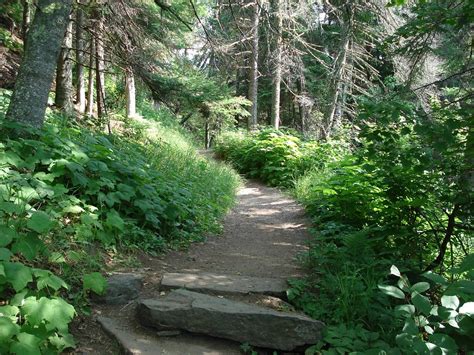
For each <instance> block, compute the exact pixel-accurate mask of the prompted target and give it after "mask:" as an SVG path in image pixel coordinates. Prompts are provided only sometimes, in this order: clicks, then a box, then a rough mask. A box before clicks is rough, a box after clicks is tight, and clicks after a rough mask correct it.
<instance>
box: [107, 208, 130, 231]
mask: <svg viewBox="0 0 474 355" xmlns="http://www.w3.org/2000/svg"><path fill="white" fill-rule="evenodd" d="M105 223H106V224H107V225H108V226H109V227H110V228H116V229H118V230H120V231H123V229H124V226H125V223H124V221H123V219H122V218H121V217H120V215H119V214H118V212H117V211H115V210H111V211H110V212H109V213H107V220H106V222H105Z"/></svg>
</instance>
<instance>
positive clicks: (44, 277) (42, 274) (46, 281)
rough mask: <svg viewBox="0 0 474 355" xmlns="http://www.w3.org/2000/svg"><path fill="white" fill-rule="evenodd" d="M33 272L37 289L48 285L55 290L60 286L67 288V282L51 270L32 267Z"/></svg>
mask: <svg viewBox="0 0 474 355" xmlns="http://www.w3.org/2000/svg"><path fill="white" fill-rule="evenodd" d="M33 274H34V275H35V276H36V277H37V278H38V280H37V281H36V284H37V287H38V290H42V289H44V288H46V287H49V288H51V289H53V290H55V291H58V290H59V289H60V288H64V289H66V290H67V289H68V286H67V284H66V283H65V282H64V281H63V280H62V279H61V278H59V277H57V276H56V275H54V274H53V273H52V272H51V271H48V270H42V269H33Z"/></svg>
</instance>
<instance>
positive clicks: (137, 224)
mask: <svg viewBox="0 0 474 355" xmlns="http://www.w3.org/2000/svg"><path fill="white" fill-rule="evenodd" d="M8 96H9V93H8V92H2V93H1V95H0V112H1V113H0V124H1V125H2V140H1V142H0V235H1V238H0V352H1V353H4V352H8V351H10V352H13V353H18V354H19V353H21V354H27V353H28V354H29V353H39V352H41V353H47V352H53V353H54V352H59V351H61V350H63V349H64V348H67V347H70V346H73V339H72V337H71V336H70V335H69V333H68V330H67V329H68V327H67V324H68V323H69V322H70V321H71V319H72V318H73V316H74V314H75V311H74V308H73V307H72V306H70V305H69V304H68V303H67V302H66V301H65V298H67V296H66V295H67V294H69V296H68V297H69V298H71V300H72V302H73V303H74V304H75V305H79V306H82V305H84V302H83V301H82V300H83V299H84V297H85V296H86V294H87V292H89V291H90V290H92V291H95V292H102V291H103V290H104V281H103V279H102V278H101V276H100V274H99V273H97V272H95V271H98V270H103V268H104V262H105V258H110V257H113V256H116V257H117V256H119V255H120V254H121V253H122V254H123V252H124V251H133V250H137V251H145V252H149V253H159V252H163V251H165V250H167V249H169V248H177V247H185V246H187V245H189V244H190V243H192V242H194V241H197V240H202V239H203V238H204V237H205V236H207V235H208V234H210V233H216V232H218V231H219V230H220V219H221V217H222V216H223V215H224V214H225V213H226V211H227V210H228V209H229V208H230V207H231V206H232V204H233V201H234V193H235V189H236V188H237V186H238V184H239V182H240V181H239V177H238V176H237V175H236V174H235V173H234V172H233V171H232V170H231V169H230V168H227V167H226V166H224V165H222V164H217V163H214V162H211V161H208V160H207V159H205V158H202V157H199V156H198V155H197V153H196V151H195V149H194V147H193V145H192V143H190V142H189V141H188V138H187V137H184V136H183V135H182V134H181V133H180V132H179V131H178V130H176V129H175V128H173V127H172V126H170V125H169V124H161V123H160V122H159V118H160V114H155V113H154V114H152V117H150V119H149V120H146V119H143V120H141V122H139V123H136V122H135V123H132V124H130V123H125V124H124V125H122V126H121V129H120V132H121V133H119V135H107V134H104V133H103V132H101V131H99V130H94V129H92V128H89V129H88V128H84V127H83V126H82V125H80V124H76V123H73V120H71V118H70V117H64V116H61V115H59V114H57V113H55V112H49V113H48V114H47V123H46V124H45V125H44V128H43V129H42V130H40V131H37V130H33V129H26V131H25V130H23V134H22V135H20V137H18V136H15V138H13V137H12V136H10V132H11V131H12V130H11V129H12V128H14V129H15V130H16V131H17V130H18V129H19V127H12V124H11V123H8V122H6V121H4V120H3V113H4V112H5V109H6V107H7V103H8ZM22 129H23V128H22ZM9 136H10V138H8V137H9ZM140 142H143V143H140ZM79 270H80V271H79ZM51 271H53V272H54V273H52V272H51ZM78 271H79V272H78ZM60 277H61V278H60ZM63 279H64V280H65V281H66V282H65V281H63ZM68 284H70V285H71V287H69V286H68Z"/></svg>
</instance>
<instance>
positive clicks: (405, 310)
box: [395, 304, 415, 318]
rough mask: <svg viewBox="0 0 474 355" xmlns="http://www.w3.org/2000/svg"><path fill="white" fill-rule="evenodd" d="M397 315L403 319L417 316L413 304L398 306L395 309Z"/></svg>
mask: <svg viewBox="0 0 474 355" xmlns="http://www.w3.org/2000/svg"><path fill="white" fill-rule="evenodd" d="M395 314H396V315H397V316H398V317H403V318H407V317H411V316H413V315H414V314H415V306H413V305H411V304H403V305H400V306H397V307H395Z"/></svg>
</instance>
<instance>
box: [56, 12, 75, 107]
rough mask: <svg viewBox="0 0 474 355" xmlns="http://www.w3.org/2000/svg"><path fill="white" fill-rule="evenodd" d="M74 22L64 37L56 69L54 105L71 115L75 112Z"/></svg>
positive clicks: (70, 24) (68, 27)
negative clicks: (72, 53)
mask: <svg viewBox="0 0 474 355" xmlns="http://www.w3.org/2000/svg"><path fill="white" fill-rule="evenodd" d="M71 51H72V21H71V19H70V18H69V22H68V25H67V29H66V34H65V36H64V40H63V45H62V48H61V52H60V54H59V58H58V66H57V69H56V96H55V100H54V103H55V105H56V107H57V108H58V109H60V110H63V111H64V112H67V113H71V112H73V110H74V104H73V101H72V87H73V86H72V60H71Z"/></svg>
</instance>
